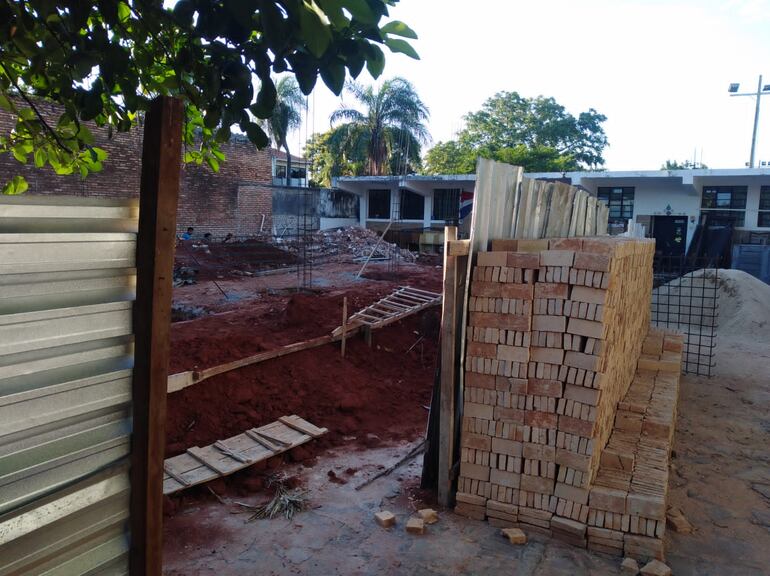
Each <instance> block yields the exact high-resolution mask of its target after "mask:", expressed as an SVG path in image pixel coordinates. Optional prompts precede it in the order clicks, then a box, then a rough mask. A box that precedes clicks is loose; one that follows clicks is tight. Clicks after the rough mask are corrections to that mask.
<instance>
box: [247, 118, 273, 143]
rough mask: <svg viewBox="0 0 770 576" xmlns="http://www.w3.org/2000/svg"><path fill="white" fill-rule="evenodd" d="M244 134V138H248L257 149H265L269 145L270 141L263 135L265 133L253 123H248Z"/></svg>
mask: <svg viewBox="0 0 770 576" xmlns="http://www.w3.org/2000/svg"><path fill="white" fill-rule="evenodd" d="M245 132H246V136H248V137H249V140H250V141H251V142H252V144H254V145H255V146H256V147H257V148H260V149H262V148H266V147H267V145H268V144H270V139H269V138H268V137H267V134H265V131H264V130H262V128H260V127H259V125H257V124H255V123H254V122H249V124H248V125H247V126H246V130H245Z"/></svg>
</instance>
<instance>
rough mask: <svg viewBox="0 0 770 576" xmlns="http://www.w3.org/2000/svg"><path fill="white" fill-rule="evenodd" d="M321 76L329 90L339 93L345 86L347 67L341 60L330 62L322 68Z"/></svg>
mask: <svg viewBox="0 0 770 576" xmlns="http://www.w3.org/2000/svg"><path fill="white" fill-rule="evenodd" d="M321 78H322V79H323V81H324V84H326V85H327V86H328V87H329V90H331V91H332V92H333V93H334V94H337V95H339V94H340V93H341V92H342V88H343V87H344V86H345V67H344V66H343V65H342V64H340V63H339V62H330V63H329V64H327V65H325V66H323V67H322V68H321Z"/></svg>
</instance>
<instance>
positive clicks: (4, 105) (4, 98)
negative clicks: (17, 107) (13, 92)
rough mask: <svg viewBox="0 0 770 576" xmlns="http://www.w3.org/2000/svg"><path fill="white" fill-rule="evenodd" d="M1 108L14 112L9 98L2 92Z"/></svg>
mask: <svg viewBox="0 0 770 576" xmlns="http://www.w3.org/2000/svg"><path fill="white" fill-rule="evenodd" d="M0 108H2V109H3V110H9V111H10V110H13V106H12V105H11V101H10V100H8V97H7V96H6V95H5V94H3V93H2V92H0Z"/></svg>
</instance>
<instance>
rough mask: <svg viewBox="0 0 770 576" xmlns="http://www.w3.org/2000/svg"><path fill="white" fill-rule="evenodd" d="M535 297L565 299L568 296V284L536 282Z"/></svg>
mask: <svg viewBox="0 0 770 576" xmlns="http://www.w3.org/2000/svg"><path fill="white" fill-rule="evenodd" d="M535 298H555V299H558V300H566V299H567V298H569V284H549V283H546V282H536V283H535Z"/></svg>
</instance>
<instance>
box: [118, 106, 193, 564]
mask: <svg viewBox="0 0 770 576" xmlns="http://www.w3.org/2000/svg"><path fill="white" fill-rule="evenodd" d="M183 118H184V104H183V102H182V101H181V100H176V99H173V98H166V97H162V98H157V99H156V100H154V101H153V102H152V104H151V107H150V110H149V111H148V112H147V116H146V118H145V124H144V144H143V148H142V177H141V188H140V198H139V236H138V240H137V247H136V275H137V286H136V302H135V304H134V335H135V352H134V355H135V360H134V373H133V383H132V391H133V398H132V402H133V431H132V437H131V519H130V524H131V552H130V570H131V574H132V575H134V576H145V575H146V576H160V574H161V568H162V562H163V531H162V527H163V457H164V451H165V422H166V387H167V380H168V357H169V328H170V323H171V290H172V282H171V280H172V278H171V276H172V272H173V267H174V245H175V238H176V210H177V201H178V197H179V179H180V169H181V154H182V141H181V139H182V122H183Z"/></svg>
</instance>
